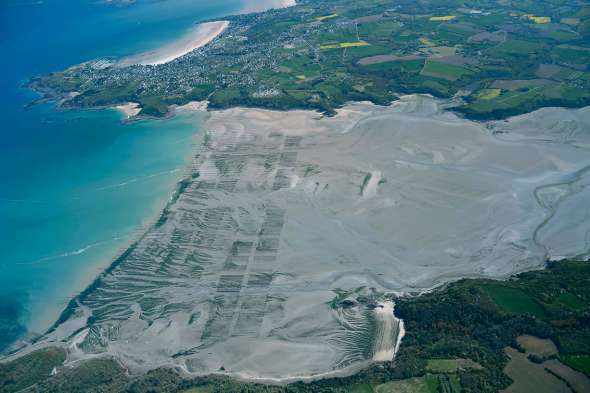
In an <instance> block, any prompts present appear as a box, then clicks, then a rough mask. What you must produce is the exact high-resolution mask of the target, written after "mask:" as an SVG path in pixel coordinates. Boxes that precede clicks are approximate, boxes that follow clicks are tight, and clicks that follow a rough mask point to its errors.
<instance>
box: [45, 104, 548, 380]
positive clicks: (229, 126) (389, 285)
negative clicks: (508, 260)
mask: <svg viewBox="0 0 590 393" xmlns="http://www.w3.org/2000/svg"><path fill="white" fill-rule="evenodd" d="M415 99H416V97H412V96H407V97H405V98H404V99H403V102H401V103H398V104H396V105H395V107H394V108H379V107H376V106H372V105H369V104H365V105H364V106H363V105H362V104H356V105H354V104H352V105H350V106H348V107H346V108H344V110H343V111H342V112H341V113H340V114H339V115H337V116H336V118H325V117H324V118H321V119H318V118H317V115H316V114H314V113H312V112H309V111H289V112H278V111H265V110H257V109H248V108H234V109H232V110H228V111H215V112H208V116H209V121H208V122H207V123H206V127H205V128H206V129H207V130H208V131H209V132H208V134H207V135H205V134H203V135H202V137H203V138H206V140H208V141H209V143H211V144H212V145H211V146H216V148H218V149H221V150H223V149H224V146H225V145H224V143H223V141H224V140H226V139H224V138H226V137H231V136H232V135H233V133H234V132H235V133H236V135H238V136H240V135H242V136H243V137H246V138H248V135H252V134H243V133H242V131H240V130H259V129H266V130H268V129H269V127H268V125H269V124H273V127H271V128H276V127H279V128H280V129H281V130H283V131H285V132H287V133H288V135H292V136H294V137H295V136H297V137H300V136H301V137H305V138H310V139H313V138H316V139H317V138H320V139H317V142H319V143H315V142H311V143H310V146H316V145H326V140H324V139H323V137H322V134H323V135H331V136H330V141H331V142H330V143H328V144H327V145H332V144H334V143H335V142H337V141H339V140H341V139H342V138H344V139H348V138H353V135H350V136H347V134H354V132H355V128H356V131H358V126H359V125H360V126H361V127H362V125H363V123H364V122H365V121H367V119H368V118H369V117H370V118H375V119H380V118H383V117H384V116H386V115H387V114H388V113H390V112H391V111H392V109H393V110H395V111H400V112H401V114H402V115H403V116H406V115H405V111H406V110H409V111H413V110H415V106H414V105H413V102H414V101H413V100H415ZM424 100H425V102H423V103H422V105H419V106H421V107H422V109H420V110H418V113H416V115H415V116H412V115H409V116H410V119H412V120H413V121H418V120H417V119H418V118H421V117H425V118H428V117H429V116H435V117H436V118H437V119H439V120H441V121H442V123H441V124H444V125H445V126H448V127H451V128H455V127H456V126H459V125H460V124H463V123H464V122H465V121H464V120H462V119H458V118H456V116H454V115H452V114H449V113H446V114H440V113H438V110H436V108H435V107H430V106H429V105H428V103H429V102H431V101H434V100H432V99H431V98H428V97H424ZM418 101H420V100H418ZM204 107H205V103H203V102H192V103H189V104H187V105H184V106H181V107H177V108H176V109H175V111H192V110H200V111H202V110H203V109H204ZM406 107H407V108H406ZM411 108H414V109H411ZM396 113H397V112H396ZM529 117H530V116H529ZM211 118H213V119H212V120H211ZM328 126H329V127H328ZM325 127H328V129H326V128H325ZM477 127H478V129H479V128H481V127H480V126H477ZM435 128H436V127H435ZM342 129H345V130H347V132H345V133H344V134H343V133H341V132H339V131H336V133H335V130H340V131H341V130H342ZM470 132H473V131H470ZM479 132H481V130H480V131H478V133H479ZM201 146H203V145H201ZM265 148H266V147H265ZM335 148H336V150H338V149H339V148H338V146H335ZM362 150H363V149H362V148H361V151H362ZM320 153H321V154H319V153H318V152H316V153H315V154H313V150H312V151H310V152H309V153H306V152H305V150H300V151H299V155H300V156H301V157H302V160H303V162H307V163H309V164H310V165H313V163H314V160H315V159H317V157H323V156H324V155H325V153H326V152H320ZM211 154H215V153H211V152H209V153H207V150H205V152H204V153H203V155H201V156H200V157H199V158H198V161H200V162H201V165H198V166H194V167H193V172H192V174H189V176H188V177H187V176H185V181H181V182H180V183H179V184H178V187H177V190H176V192H175V196H174V198H173V199H172V200H171V201H170V202H169V203H168V204H167V207H166V208H165V209H164V210H163V212H162V213H161V214H160V216H159V218H157V219H156V221H155V223H154V224H152V227H154V226H155V227H156V228H157V227H162V231H163V232H164V233H167V232H168V231H167V230H166V229H165V228H166V227H165V225H172V226H173V227H175V225H176V224H174V223H175V222H176V223H178V222H177V218H178V216H177V213H178V208H177V207H176V208H175V206H174V204H175V203H176V201H177V200H179V199H182V198H184V197H187V198H189V199H190V198H191V196H190V195H184V194H185V190H186V191H187V194H190V193H191V192H194V189H195V186H196V184H193V185H191V183H197V182H201V181H204V182H207V181H215V182H217V181H223V180H222V179H219V178H216V177H215V175H214V174H213V173H210V171H211V170H213V166H212V164H213V163H212V162H211V161H210V160H209V157H210V155H211ZM329 154H331V153H329ZM328 158H329V157H328ZM321 162H322V161H320V162H319V164H320V168H321V167H323V165H321ZM357 164H358V163H357ZM366 166H367V165H361V166H360V168H361V170H365V169H363V168H364V167H366ZM335 169H336V171H337V172H339V171H340V170H338V169H337V168H335ZM380 169H381V168H380ZM195 171H196V172H195ZM327 171H328V170H327V169H326V170H325V171H324V175H320V176H319V177H318V178H317V181H319V182H320V183H323V182H324V181H327V180H322V179H323V176H326V175H327V173H326V172H327ZM196 173H199V175H198V176H196V177H195V174H196ZM383 173H384V175H385V178H389V179H390V180H391V179H392V178H395V177H396V176H393V177H392V175H391V173H390V175H389V176H387V173H388V171H384V172H383ZM353 178H354V176H353ZM290 183H291V185H290V186H289V187H286V189H285V190H282V191H281V192H280V193H276V194H273V196H271V197H270V198H272V199H273V200H274V203H278V201H276V200H275V199H276V198H282V197H281V194H282V195H286V194H287V193H290V192H305V193H306V194H308V193H309V192H310V190H309V184H311V183H309V180H305V179H304V178H303V177H299V180H297V181H295V182H290ZM329 183H330V184H332V187H338V183H337V181H336V180H335V179H332V180H330V181H329ZM347 183H348V182H347ZM379 187H383V185H380V186H379ZM297 190H299V191H297ZM383 192H385V191H383V190H379V189H378V190H377V191H376V193H375V195H372V197H371V198H369V199H367V198H362V196H361V198H360V200H359V201H357V202H355V204H357V203H358V204H360V205H357V207H356V208H355V211H356V213H355V214H356V215H359V214H361V213H363V209H367V208H370V206H369V205H371V204H374V203H376V201H375V199H380V198H383V197H384V196H386V195H388V193H387V192H385V194H383ZM338 193H339V194H342V195H349V193H348V192H338ZM308 197H312V195H311V194H308ZM240 198H242V197H240ZM312 198H313V197H312ZM355 199H356V198H355ZM318 201H319V200H318ZM385 202H387V201H385ZM181 205H182V203H181ZM337 205H341V203H340V202H338V203H337ZM378 205H380V204H379V203H378ZM316 207H317V206H316ZM301 208H303V207H302V206H300V207H298V208H297V210H296V212H301V211H302V210H301ZM307 209H308V207H305V208H304V210H307ZM295 216H297V217H300V219H301V220H303V223H302V224H301V225H303V226H305V227H308V226H309V225H305V220H308V219H310V217H309V216H304V217H301V216H300V215H299V214H298V213H296V214H295ZM167 221H172V222H168V223H167ZM292 231H293V229H290V232H292ZM329 232H331V231H328V230H326V231H325V233H329ZM148 237H151V238H153V237H154V236H153V234H152V235H151V236H146V233H143V234H142V235H141V237H140V238H139V239H138V240H136V241H135V242H134V243H133V244H132V245H131V246H130V247H129V248H128V249H127V250H125V252H123V253H122V254H120V256H119V257H118V258H117V259H116V260H115V261H114V262H113V264H112V265H111V267H109V268H108V269H107V270H106V271H105V272H103V273H102V274H101V276H100V277H98V278H97V279H96V280H95V282H94V283H93V284H92V285H91V286H90V287H89V288H88V289H87V290H86V291H84V292H83V293H81V294H80V296H79V297H78V298H77V299H75V300H74V301H73V302H72V303H70V305H69V307H68V310H66V311H65V312H64V314H63V315H62V318H60V320H59V321H58V322H56V325H55V326H54V327H57V326H58V325H59V323H60V322H63V321H65V320H67V319H68V318H69V317H71V316H72V315H73V313H74V312H75V310H76V308H77V307H78V303H77V301H78V300H81V301H83V300H84V298H85V296H88V295H89V294H91V292H92V291H93V289H96V288H97V286H100V285H101V280H102V279H103V278H104V277H106V276H107V275H108V274H109V272H113V271H114V269H117V268H118V267H119V266H120V265H121V264H122V263H123V262H124V260H125V258H126V257H128V256H129V255H131V253H133V252H134V251H135V249H136V245H137V244H138V243H139V242H141V241H142V239H144V238H146V239H147V238H148ZM302 240H303V239H302V238H300V237H299V236H297V237H295V238H291V239H290V241H294V242H295V243H294V244H293V245H292V246H290V247H291V249H290V250H289V251H287V255H291V254H292V253H294V252H296V250H300V249H302V248H301V247H299V246H297V242H301V241H302ZM142 247H143V248H144V249H145V248H146V245H145V244H144V245H143V246H142ZM361 248H362V247H361ZM312 251H313V250H312ZM365 251H367V252H369V251H370V250H368V249H367V250H365ZM371 252H372V251H371ZM437 253H438V251H437ZM307 259H309V260H310V261H312V259H313V253H311V254H308V255H303V254H302V255H300V256H299V257H298V260H307ZM371 259H372V258H371ZM404 259H408V260H412V258H404ZM429 259H430V258H429ZM312 262H313V261H312ZM315 262H316V264H317V262H318V261H315ZM530 262H531V261H529V263H530ZM310 263H311V262H310ZM288 265H291V264H288ZM370 265H371V266H367V269H368V270H371V269H373V270H375V271H381V270H383V269H384V268H383V269H382V268H381V267H379V268H378V267H376V266H373V265H375V264H374V263H371V264H370ZM377 265H379V263H378V262H377ZM531 267H532V268H533V269H535V268H536V266H530V265H528V267H525V266H524V265H521V266H520V267H519V268H518V269H514V266H512V267H511V266H509V265H503V266H500V267H497V269H496V270H492V271H486V272H477V271H476V270H472V269H473V268H472V267H468V266H463V267H462V268H461V269H460V270H459V269H456V268H454V269H453V271H452V272H451V273H449V274H440V273H441V270H440V269H441V266H438V265H436V264H435V265H432V266H430V267H428V269H426V270H421V269H418V270H416V268H414V267H412V266H406V267H401V271H399V270H398V276H399V278H400V279H403V280H409V281H407V283H406V285H410V284H411V283H412V279H411V277H417V276H422V277H420V278H421V280H429V281H430V283H431V285H428V286H427V285H424V283H426V282H428V281H421V284H419V283H415V284H416V285H418V288H429V289H423V292H427V291H430V290H432V289H433V288H434V287H440V286H441V285H445V284H446V283H448V282H449V281H456V280H459V279H462V278H476V277H479V278H481V277H488V278H489V277H496V278H502V277H507V276H511V275H513V274H516V273H518V272H520V271H524V270H531ZM325 268H328V267H325ZM398 268H400V267H398ZM442 268H444V266H442ZM298 269H303V270H297V271H296V274H295V277H296V276H297V274H300V273H298V272H300V271H307V268H306V267H305V266H302V267H300V268H298ZM380 269H381V270H380ZM404 269H409V270H408V271H405V270H404ZM464 269H468V270H464ZM386 270H387V269H386ZM427 271H428V272H430V273H428V274H429V277H430V278H429V279H428V278H427V277H425V275H427ZM442 271H443V272H444V269H443V270H442ZM420 272H421V273H420ZM289 274H291V272H289ZM344 275H346V273H344ZM382 275H383V276H384V277H385V278H382V277H377V276H372V275H368V278H367V280H368V281H367V282H366V284H365V285H371V286H377V287H378V288H383V289H384V290H385V291H386V292H385V293H395V294H411V295H415V294H416V292H422V291H415V292H414V291H408V288H409V287H406V290H401V291H396V290H395V288H396V287H398V286H399V283H395V281H393V279H392V278H391V277H394V275H393V273H391V272H385V273H383V274H382ZM307 280H309V278H308V279H307ZM356 280H361V279H360V278H359V277H357V278H356ZM363 280H364V279H363ZM363 280H361V281H363ZM357 282H358V281H357ZM318 285H319V284H318ZM412 285H414V284H411V285H410V287H411V286H412ZM204 287H205V288H208V287H209V284H206V283H205V285H204ZM314 287H315V286H314ZM329 287H330V286H328V288H329ZM319 288H321V286H320V287H318V289H319ZM400 289H401V288H400ZM415 289H416V288H415ZM316 300H317V299H316ZM94 301H96V300H94ZM171 301H172V300H171ZM297 303H299V302H297ZM399 328H400V329H399V330H400V333H401V335H403V332H404V328H403V322H402V324H401V325H400V327H399ZM179 333H180V332H179ZM66 337H69V335H63V336H61V337H55V336H54V338H56V339H64V338H66ZM398 337H399V336H398ZM399 338H400V339H401V337H399ZM189 342H190V339H188V341H186V343H189ZM391 344H392V346H393V348H394V350H397V349H398V347H399V340H395V342H392V343H391ZM178 353H181V351H180V350H179V351H178ZM112 354H115V355H116V353H112ZM387 356H389V352H388V353H387ZM147 357H148V358H149V356H147ZM178 359H180V358H178ZM275 361H276V360H275ZM124 363H125V361H124ZM173 363H175V365H177V366H179V367H181V368H182V365H183V363H182V362H180V363H176V362H173ZM370 363H371V362H370ZM154 364H159V365H166V364H167V365H170V364H169V363H165V362H162V359H159V360H158V361H157V362H155V363H154ZM227 366H228V365H227V364H226V367H227ZM146 367H147V366H146ZM130 368H131V370H137V368H136V367H133V366H132V367H130ZM227 369H228V372H225V373H221V374H225V375H227V374H232V376H235V377H237V378H239V379H245V380H259V381H267V382H273V381H274V382H279V383H281V382H292V381H296V380H308V378H313V379H315V378H322V377H321V375H326V374H325V373H324V372H319V373H318V374H311V375H310V376H309V377H308V376H306V375H305V374H301V373H300V372H295V373H294V374H287V376H286V377H285V378H275V377H273V376H272V375H261V376H257V374H256V373H255V372H254V373H253V372H252V371H251V370H249V371H248V370H246V371H241V370H239V369H236V370H233V369H232V367H231V365H230V366H229V367H227ZM347 369H348V368H347ZM212 370H215V369H214V368H213V369H212ZM229 370H231V372H230V371H229ZM187 373H188V374H192V375H199V374H201V373H200V372H199V373H196V372H195V371H194V370H192V371H191V370H187ZM204 374H220V373H216V372H208V373H207V372H204ZM326 376H328V375H326Z"/></svg>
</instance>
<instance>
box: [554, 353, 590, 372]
mask: <svg viewBox="0 0 590 393" xmlns="http://www.w3.org/2000/svg"><path fill="white" fill-rule="evenodd" d="M559 360H561V361H562V362H563V363H564V364H566V365H568V366H570V367H571V368H573V369H576V370H578V371H581V372H583V373H584V374H586V375H588V376H590V355H562V356H560V357H559Z"/></svg>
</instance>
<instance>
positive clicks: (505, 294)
mask: <svg viewBox="0 0 590 393" xmlns="http://www.w3.org/2000/svg"><path fill="white" fill-rule="evenodd" d="M482 289H483V290H484V291H485V292H486V293H487V294H488V296H490V298H491V299H492V300H493V301H494V303H495V304H496V305H497V306H498V307H499V308H500V309H501V310H502V311H505V312H509V313H527V314H531V315H534V316H536V317H538V318H542V317H544V316H545V313H544V312H543V308H542V307H541V306H539V304H537V303H536V302H535V301H534V300H533V299H531V298H530V297H529V296H528V295H527V294H526V293H525V292H524V291H523V290H521V289H518V288H512V287H509V286H505V285H500V284H496V285H494V284H487V285H483V286H482Z"/></svg>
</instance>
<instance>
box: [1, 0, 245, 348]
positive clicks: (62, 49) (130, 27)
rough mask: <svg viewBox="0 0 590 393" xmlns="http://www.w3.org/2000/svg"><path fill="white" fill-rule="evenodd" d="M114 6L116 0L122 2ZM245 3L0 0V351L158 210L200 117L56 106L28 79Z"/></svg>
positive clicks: (46, 315) (150, 43) (44, 322)
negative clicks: (140, 117) (128, 116)
mask: <svg viewBox="0 0 590 393" xmlns="http://www.w3.org/2000/svg"><path fill="white" fill-rule="evenodd" d="M115 3H116V2H115ZM243 7H244V2H243V0H218V1H213V2H212V1H206V0H167V1H161V0H138V1H137V2H136V3H134V4H132V5H125V6H124V5H117V4H113V3H112V2H106V1H103V2H100V1H96V0H76V1H71V0H41V1H37V0H33V1H31V0H3V1H0V53H2V61H1V62H0V351H1V350H2V349H6V348H7V347H8V346H9V345H10V344H11V343H13V342H15V340H17V339H23V338H27V337H31V336H34V335H35V334H39V333H42V332H43V331H44V330H45V329H47V328H48V327H49V326H50V325H51V323H52V322H53V321H54V320H55V318H56V317H57V316H58V315H59V313H60V312H61V310H62V309H63V308H64V306H65V305H66V304H67V302H68V301H69V300H70V299H71V297H73V296H75V295H76V294H77V293H78V292H79V291H80V290H83V289H84V288H85V287H86V286H87V285H88V284H89V283H90V282H91V281H92V280H93V279H94V277H96V275H97V274H99V273H100V271H102V270H103V269H104V268H105V267H107V266H108V265H109V264H110V262H111V261H112V259H113V258H114V257H115V256H116V254H117V253H118V252H120V251H121V250H122V248H124V247H125V245H126V244H128V243H129V242H130V241H131V240H132V239H133V238H134V237H135V236H136V235H137V233H138V232H139V231H141V230H142V228H145V226H146V225H147V224H148V223H149V222H150V221H151V220H152V219H153V218H154V217H155V216H156V215H157V214H158V212H159V210H160V209H161V208H162V207H163V205H164V204H165V203H166V201H167V200H168V199H169V198H170V196H171V194H172V192H173V190H174V187H175V184H176V183H177V182H178V180H179V179H180V178H181V177H182V175H183V174H184V168H186V167H187V164H188V163H189V162H190V159H191V157H192V155H193V154H194V151H195V146H194V140H195V135H196V134H197V133H198V132H199V127H200V121H201V115H200V114H196V113H195V114H185V115H182V116H176V117H174V118H172V119H167V120H158V121H140V122H135V123H132V124H123V123H122V121H121V120H122V118H123V117H122V115H121V114H120V113H118V112H117V111H116V110H101V111H87V112H80V111H66V112H63V111H56V110H55V108H54V105H53V104H43V105H36V106H34V107H32V108H30V109H25V105H26V104H27V103H29V102H30V101H31V100H33V99H35V98H36V95H35V93H33V92H31V91H29V90H27V89H23V88H22V87H21V86H22V85H23V83H24V82H26V80H28V78H30V77H32V76H34V75H38V74H41V73H46V72H51V71H55V70H60V69H63V68H65V67H68V66H70V65H73V64H76V63H79V62H82V61H85V60H90V59H93V58H96V57H101V56H125V55H130V54H133V53H138V52H142V51H145V50H150V49H153V48H156V47H158V46H160V45H163V44H165V43H168V42H169V41H171V40H174V39H175V38H178V37H179V36H181V35H182V33H183V32H184V31H186V30H187V29H188V28H190V27H191V25H192V24H193V23H195V22H196V21H198V20H202V19H207V18H213V17H218V16H222V15H227V14H230V13H236V12H239V10H240V9H242V8H243Z"/></svg>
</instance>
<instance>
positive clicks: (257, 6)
mask: <svg viewBox="0 0 590 393" xmlns="http://www.w3.org/2000/svg"><path fill="white" fill-rule="evenodd" d="M296 4H297V2H296V1H295V0H266V1H261V2H248V4H247V5H246V6H245V8H244V9H242V11H241V12H242V13H243V14H248V13H251V12H262V11H266V10H270V9H273V8H275V9H279V8H287V7H293V6H294V5H296Z"/></svg>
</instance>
